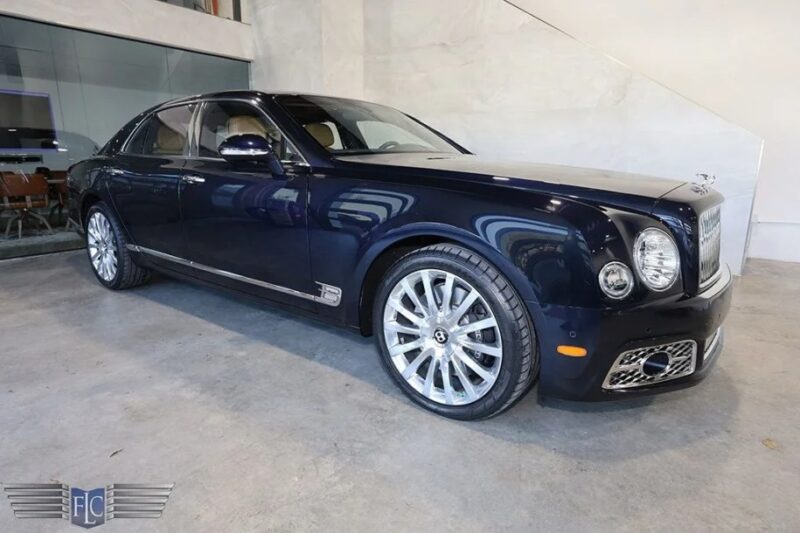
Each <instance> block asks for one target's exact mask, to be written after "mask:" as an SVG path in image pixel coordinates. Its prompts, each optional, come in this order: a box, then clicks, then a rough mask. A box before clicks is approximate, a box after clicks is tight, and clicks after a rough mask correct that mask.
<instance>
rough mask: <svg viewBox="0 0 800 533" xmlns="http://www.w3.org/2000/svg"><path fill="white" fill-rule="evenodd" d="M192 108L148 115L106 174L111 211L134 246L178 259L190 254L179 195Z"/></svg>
mask: <svg viewBox="0 0 800 533" xmlns="http://www.w3.org/2000/svg"><path fill="white" fill-rule="evenodd" d="M195 108H196V104H187V105H179V106H175V107H170V108H167V109H163V110H161V111H158V112H156V113H154V114H152V115H151V116H150V117H149V118H148V119H146V120H145V121H144V122H143V123H142V124H141V125H140V126H139V128H137V130H136V131H135V132H134V133H133V135H132V137H131V139H130V141H129V142H128V144H127V145H126V146H125V148H124V150H123V151H121V152H120V153H119V154H117V156H116V157H115V158H114V160H113V163H112V166H111V167H110V168H109V169H108V172H109V173H110V180H109V184H110V186H109V189H110V193H111V198H112V201H113V202H114V207H115V208H116V209H117V212H118V213H119V215H120V217H121V219H122V222H123V224H124V226H125V229H126V230H127V231H128V233H129V235H130V237H131V238H132V240H133V243H134V244H136V245H137V246H140V247H142V248H145V249H147V250H149V251H154V252H158V253H162V254H169V255H171V256H176V257H181V258H183V257H186V255H187V254H188V251H187V248H186V243H185V239H184V235H183V228H182V225H181V224H182V223H181V213H180V204H179V201H178V189H179V183H180V178H181V176H182V172H183V167H184V165H185V164H186V156H187V155H188V132H189V124H190V123H191V120H192V115H193V113H194V110H195Z"/></svg>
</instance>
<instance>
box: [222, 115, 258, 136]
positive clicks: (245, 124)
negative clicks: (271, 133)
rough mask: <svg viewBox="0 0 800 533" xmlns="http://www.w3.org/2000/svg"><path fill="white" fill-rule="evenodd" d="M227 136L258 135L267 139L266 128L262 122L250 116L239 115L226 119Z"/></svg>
mask: <svg viewBox="0 0 800 533" xmlns="http://www.w3.org/2000/svg"><path fill="white" fill-rule="evenodd" d="M227 126H228V136H229V137H230V136H232V135H258V136H259V137H264V138H265V139H266V138H267V126H266V125H265V124H264V122H263V121H262V120H259V119H258V118H256V117H253V116H250V115H239V116H236V117H231V118H229V119H228V125H227Z"/></svg>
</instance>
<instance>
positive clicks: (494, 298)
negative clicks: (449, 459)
mask: <svg viewBox="0 0 800 533" xmlns="http://www.w3.org/2000/svg"><path fill="white" fill-rule="evenodd" d="M373 324H375V325H376V328H375V331H376V332H377V337H378V339H377V341H378V346H379V348H380V351H381V356H382V361H383V363H384V365H385V366H386V369H387V371H388V372H389V374H390V375H391V376H392V377H393V378H394V380H395V381H396V382H397V383H398V385H399V386H400V388H401V389H402V390H403V392H405V393H406V394H407V395H408V396H409V397H410V398H411V399H412V400H414V401H415V402H417V403H418V404H420V405H422V406H424V407H426V408H428V409H430V410H432V411H435V412H437V413H439V414H441V415H444V416H448V417H451V418H458V419H462V420H472V419H480V418H487V417H490V416H494V415H496V414H498V413H501V412H502V411H504V410H505V409H507V408H509V407H510V406H511V405H513V404H514V402H516V401H517V400H519V399H520V398H521V397H522V396H523V395H524V393H525V392H526V391H528V390H529V389H530V387H531V385H532V383H533V380H534V378H535V376H536V371H537V366H538V365H537V364H538V354H537V353H536V343H535V339H534V332H533V327H532V326H531V323H530V319H529V317H528V314H527V311H526V310H525V307H524V305H523V304H522V301H521V300H520V298H519V296H517V294H516V292H515V291H514V290H513V288H512V287H511V285H510V284H509V283H508V281H507V280H506V279H505V278H504V277H503V276H502V275H501V274H500V273H499V272H498V271H497V270H496V269H495V268H494V267H493V266H492V265H491V264H489V263H488V262H487V261H486V260H485V259H484V258H482V257H481V256H479V255H478V254H475V253H474V252H471V251H469V250H467V249H465V248H462V247H459V246H455V245H450V244H439V245H433V246H427V247H425V248H421V249H419V250H416V251H414V252H411V253H410V254H408V255H406V256H405V257H403V258H402V259H400V261H398V262H397V263H396V264H395V265H394V266H393V267H392V268H391V269H390V270H389V272H388V273H387V274H386V276H385V277H384V279H383V280H382V282H381V284H380V286H379V288H378V292H377V300H376V306H375V311H374V316H373Z"/></svg>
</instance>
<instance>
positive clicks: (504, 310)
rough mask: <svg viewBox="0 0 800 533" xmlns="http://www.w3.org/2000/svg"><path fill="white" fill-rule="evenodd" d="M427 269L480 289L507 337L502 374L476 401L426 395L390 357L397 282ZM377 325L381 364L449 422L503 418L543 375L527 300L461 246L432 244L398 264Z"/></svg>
mask: <svg viewBox="0 0 800 533" xmlns="http://www.w3.org/2000/svg"><path fill="white" fill-rule="evenodd" d="M424 269H436V270H441V271H444V272H449V273H451V274H455V275H456V276H459V277H460V278H462V279H463V280H464V281H466V282H468V283H469V284H470V285H471V286H472V287H473V288H475V289H477V291H478V292H479V293H480V295H481V297H482V298H483V300H484V301H485V302H486V303H487V304H488V305H489V307H490V308H491V311H492V313H493V314H494V316H495V318H496V321H497V325H498V329H499V331H500V335H501V339H502V361H501V363H500V369H499V373H498V374H497V378H496V381H495V382H494V385H492V387H491V388H490V389H489V390H488V392H486V393H485V395H484V396H482V397H481V398H479V399H478V400H476V401H474V402H473V403H468V404H466V405H445V404H443V403H439V402H436V401H433V400H432V399H430V398H428V397H426V396H424V395H423V394H422V393H420V392H418V391H417V390H416V389H414V388H413V387H412V386H411V385H410V384H409V383H408V382H407V381H406V380H405V379H404V378H403V376H402V375H401V373H400V371H399V370H398V369H397V367H396V366H395V364H394V363H393V362H392V359H391V356H390V354H389V349H388V347H387V342H386V338H385V334H384V327H383V326H384V308H385V306H386V303H387V300H388V298H389V296H390V294H391V291H392V289H393V288H394V287H395V285H397V283H399V282H400V281H401V280H402V279H403V278H405V277H406V276H407V275H409V274H411V273H413V272H415V271H419V270H424ZM372 323H373V324H374V326H375V327H374V331H375V335H376V340H377V344H378V348H379V350H380V354H381V361H382V363H383V365H384V367H385V368H386V371H387V372H388V373H389V375H390V376H392V378H393V379H394V381H395V382H396V383H397V384H398V386H399V387H400V389H401V390H402V391H403V392H404V393H405V394H406V395H407V396H408V397H409V398H411V399H412V400H413V401H414V402H416V403H417V404H419V405H421V406H423V407H425V408H426V409H429V410H431V411H433V412H435V413H437V414H440V415H443V416H446V417H449V418H455V419H459V420H480V419H485V418H489V417H492V416H495V415H497V414H500V413H502V412H503V411H505V410H506V409H508V408H509V407H511V406H512V405H514V403H516V402H517V401H519V400H520V399H521V398H522V397H523V396H524V395H525V393H526V392H528V391H529V390H530V389H531V388H532V386H533V384H534V381H535V379H536V376H537V375H538V366H539V356H538V348H537V343H536V339H535V332H534V328H533V324H532V322H531V320H530V317H529V316H528V312H527V310H526V308H525V306H524V304H523V302H522V300H521V299H520V298H519V296H518V295H517V293H516V291H515V290H514V289H513V288H512V286H511V284H510V283H509V282H508V281H507V280H506V279H505V277H504V276H502V275H501V274H500V273H499V272H498V270H497V269H496V268H494V267H493V266H492V265H491V264H490V263H489V262H488V261H486V260H485V259H484V258H483V257H481V256H480V255H479V254H477V253H475V252H472V251H470V250H467V249H465V248H462V247H460V246H456V245H452V244H436V245H432V246H426V247H424V248H420V249H418V250H415V251H413V252H410V253H409V254H407V255H405V256H403V257H402V258H401V259H400V260H399V261H397V263H395V264H394V265H393V266H392V267H391V268H390V269H389V271H388V272H387V273H386V275H385V276H384V278H383V280H382V281H381V283H380V285H379V286H378V289H377V292H376V300H375V306H374V309H373V322H372ZM420 368H422V367H420ZM448 368H450V367H449V366H448Z"/></svg>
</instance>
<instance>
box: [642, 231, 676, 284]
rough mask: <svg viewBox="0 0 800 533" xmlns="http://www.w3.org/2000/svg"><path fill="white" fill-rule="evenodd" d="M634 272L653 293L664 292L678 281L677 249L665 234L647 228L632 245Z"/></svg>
mask: <svg viewBox="0 0 800 533" xmlns="http://www.w3.org/2000/svg"><path fill="white" fill-rule="evenodd" d="M633 262H634V264H635V265H636V272H637V273H638V274H639V277H641V278H642V281H643V282H644V284H645V285H647V286H648V287H650V288H651V289H652V290H654V291H665V290H667V289H669V288H670V287H672V284H673V283H675V280H676V279H678V273H679V272H680V269H681V259H680V255H679V254H678V247H677V246H676V245H675V241H673V240H672V237H670V236H669V235H668V234H667V233H666V232H664V231H662V230H660V229H656V228H647V229H646V230H643V231H642V232H641V233H639V236H638V237H636V243H635V244H634V245H633Z"/></svg>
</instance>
